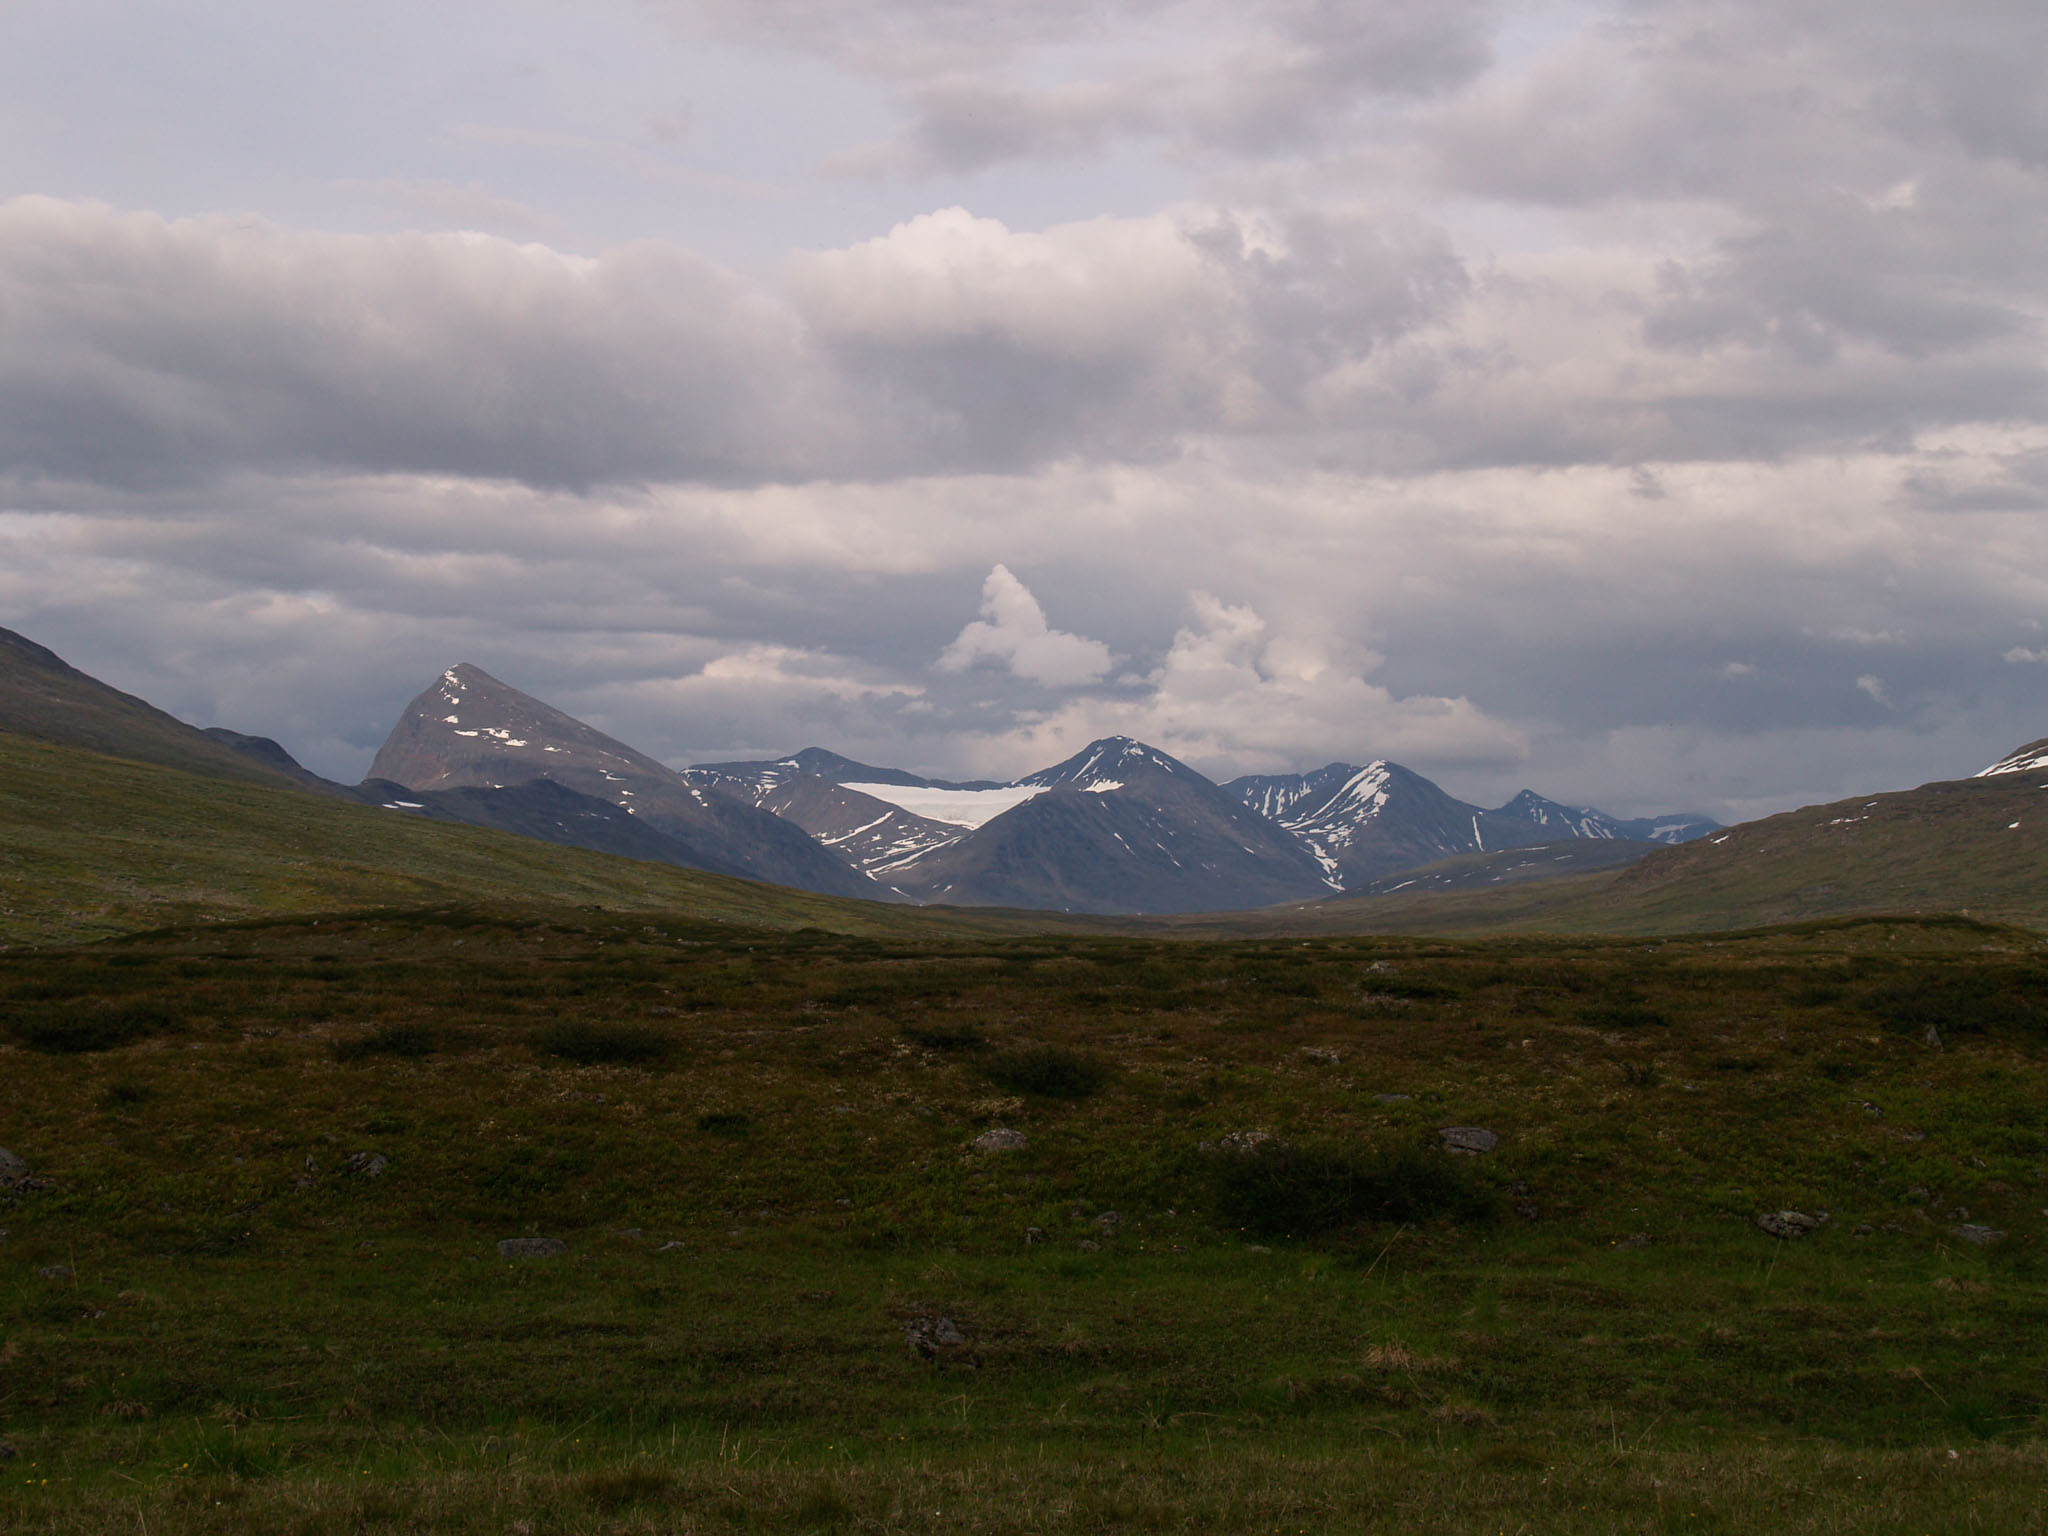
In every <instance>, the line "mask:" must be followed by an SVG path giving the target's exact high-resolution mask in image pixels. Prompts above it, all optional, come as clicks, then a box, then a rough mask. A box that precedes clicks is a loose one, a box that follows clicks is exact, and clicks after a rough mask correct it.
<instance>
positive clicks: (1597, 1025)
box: [1579, 998, 1671, 1029]
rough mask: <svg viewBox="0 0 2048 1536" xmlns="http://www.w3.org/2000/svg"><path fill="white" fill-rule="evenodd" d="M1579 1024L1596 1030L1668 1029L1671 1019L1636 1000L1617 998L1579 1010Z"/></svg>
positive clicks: (1589, 1004) (1588, 1005)
mask: <svg viewBox="0 0 2048 1536" xmlns="http://www.w3.org/2000/svg"><path fill="white" fill-rule="evenodd" d="M1579 1022H1580V1023H1581V1024H1589V1025H1591V1026H1592V1027H1593V1028H1594V1029H1668V1028H1670V1026H1671V1019H1670V1016H1669V1015H1668V1014H1664V1013H1661V1012H1659V1011H1658V1010H1657V1009H1655V1008H1652V1007H1650V1006H1649V1004H1647V1003H1644V1002H1642V1001H1640V1000H1638V999H1635V998H1616V999H1613V1000H1612V1001H1609V1002H1604V1003H1588V1004H1587V1005H1586V1006H1585V1007H1583V1008H1581V1009H1580V1010H1579Z"/></svg>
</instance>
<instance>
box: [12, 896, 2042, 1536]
mask: <svg viewBox="0 0 2048 1536" xmlns="http://www.w3.org/2000/svg"><path fill="white" fill-rule="evenodd" d="M1930 1027H1931V1028H1932V1029H1933V1031H1934V1037H1933V1038H1934V1039H1936V1040H1938V1041H1939V1044H1935V1043H1930V1037H1929V1035H1928V1030H1929V1029H1930ZM0 1036H4V1039H5V1042H6V1043H5V1044H0V1146H5V1147H7V1148H9V1149H11V1150H12V1151H13V1152H15V1153H17V1154H19V1155H20V1157H21V1158H22V1159H23V1160H24V1161H25V1162H26V1164H27V1165H28V1177H27V1179H26V1180H25V1181H24V1182H21V1183H18V1184H15V1185H14V1186H12V1188H11V1189H6V1190H0V1226H4V1227H5V1228H6V1229H7V1239H6V1241H5V1243H4V1245H0V1441H4V1443H5V1446H6V1448H7V1451H6V1452H0V1458H4V1459H0V1530H5V1531H8V1532H16V1531H21V1532H29V1531H50V1532H100V1531H123V1532H125V1531H140V1532H147V1533H151V1536H155V1533H177V1532H188V1531H191V1532H197V1531H251V1532H254V1531H264V1532H269V1531H287V1532H305V1533H309V1536H310V1533H316V1532H335V1533H340V1532H356V1531H403V1530H412V1531H458V1532H470V1531H475V1532H493V1533H506V1532H512V1533H522V1536H537V1533H543V1532H583V1531H647V1532H667V1531H718V1532H725V1531H740V1530H751V1529H761V1530H798V1529H819V1530H830V1529H845V1530H905V1531H926V1530H930V1531H941V1530H944V1531H951V1530H988V1531H1038V1530H1088V1531H1117V1530H1133V1531H1140V1530H1142V1531H1155V1530H1166V1531H1173V1530H1187V1531H1197V1530H1200V1531H1212V1530H1247V1531H1253V1530H1256V1531H1272V1532H1305V1531H1311V1530H1333V1529H1334V1530H1352V1529H1357V1530H1385V1531H1389V1532H1395V1531H1398V1532H1439V1531H1441V1532H1452V1531H1456V1532H1476V1531H1528V1532H1546V1533H1547V1532H1581V1531H1584V1532H1592V1531H1603V1532H1605V1531H1632V1532H1633V1531H1643V1532H1665V1531H1685V1532H1699V1531H1710V1532H1711V1531H1725V1532H1734V1531H1743V1532H1763V1531H1768V1532H1779V1531H1785V1532H1807V1531H1813V1532H1818V1531H1831V1532H1833V1531H1839V1532H1851V1531H1853V1532H1859V1533H1864V1532H1916V1533H1928V1532H1938V1531H1939V1532H1947V1531H1964V1530H1979V1531H1987V1532H1989V1531H1998V1532H2005V1531H2040V1530H2044V1529H2048V1517H2044V1514H2043V1510H2044V1507H2048V1438H2044V1434H2043V1430H2044V1418H2043V1414H2044V1404H2048V1326H2044V1325H2048V1291H2044V1287H2043V1279H2044V1277H2048V1265H2044V1263H2043V1257H2042V1255H2043V1249H2042V1242H2041V1239H2042V1234H2043V1232H2044V1229H2048V1216H2044V1214H2043V1209H2042V1208H2043V1206H2044V1205H2048V1070H2044V1054H2048V954H2044V941H2043V940H2042V939H2041V938H2040V937H2039V936H2037V935H2033V934H2030V933H2025V932H2022V931H2019V930H2014V929H2005V928H1997V927H1993V926H1990V925H1985V924H1978V923H1971V922H1968V921H1962V920H1946V921H1943V920H1935V921H1906V920H1901V921H1866V922H1856V923H1845V924H1836V925H1831V926H1824V927H1816V928H1808V929H1800V930H1779V931H1775V932H1768V933H1761V934H1757V935H1751V936H1738V937H1729V938H1722V939H1717V940H1707V939H1694V940H1686V941H1683V942H1662V943H1659V942H1654V941H1652V942H1645V941H1642V940H1629V941H1626V942H1607V941H1572V942H1557V941H1538V940H1528V941H1492V942H1475V943H1441V942H1432V941H1427V940H1414V939H1383V940H1372V939H1354V940H1346V939H1331V940H1319V941H1315V942H1311V943H1306V944H1304V943H1300V942H1298V941H1294V940H1289V941H1286V942H1284V943H1282V942H1270V941H1267V942H1260V941H1245V942H1227V943H1226V942H1199V943H1198V942H1192V941H1190V942H1159V941H1149V940H1146V941H1141V940H1132V939H1090V938H1073V937H1061V938H1035V939H1034V938H1011V939H996V940H976V941H971V942H970V941H959V940H952V941H936V940H935V941H930V942H925V941H911V940H905V941H901V942H898V941H887V940H863V939H850V938H844V937H838V936H832V935H827V934H823V933H818V932H803V933H796V934H792V935H784V936H774V935H764V934H762V933H759V932H755V931H748V930H741V929H732V928H715V927H709V926H697V925H692V924H690V923H688V922H684V921H673V922H664V921H660V920H654V919H648V918H644V917H637V916H636V917H634V918H632V919H631V920H630V921H629V920H625V919H616V918H606V917H603V916H601V915H592V914H581V915H569V916H563V917H558V918H554V919H550V920H546V921H541V920H533V921H517V922H515V921H504V920H484V919H478V918H469V917H464V916H462V915H459V914H439V915H435V914H389V915H384V916H380V917H375V918H368V919H348V920H342V921H332V920H330V921H326V922H321V923H318V924H314V923H311V922H294V923H291V924H289V925H279V926H267V927H241V928H219V927H216V928H211V929H205V930H200V931H195V932H182V933H173V934H163V935H156V936H149V937H144V938H137V939H128V940H120V941H111V942H108V943H103V944H100V945H95V946H92V947H89V948H83V949H73V950H63V951H41V952H14V953H9V954H4V955H0ZM1444 1127H1478V1128H1483V1129H1486V1130H1490V1131H1492V1132H1494V1133H1496V1134H1497V1136H1498V1137H1499V1141H1498V1145H1497V1146H1496V1147H1495V1148H1494V1149H1493V1150H1492V1151H1490V1152H1485V1153H1482V1154H1480V1155H1476V1156H1470V1157H1457V1156H1452V1155H1449V1154H1447V1153H1446V1152H1445V1151H1443V1150H1442V1146H1441V1141H1442V1138H1441V1137H1440V1134H1439V1133H1440V1131H1441V1130H1442V1129H1443V1128H1444ZM997 1128H1001V1129H1006V1130H1014V1131H1017V1132H1020V1133H1022V1136H1023V1138H1024V1145H1023V1146H1022V1148H1021V1149H1014V1150H980V1149H977V1147H976V1146H975V1142H976V1139H977V1138H979V1137H982V1136H983V1135H984V1134H985V1133H987V1132H989V1131H990V1130H992V1129H997ZM1260 1132H1263V1133H1266V1135H1267V1137H1268V1138H1269V1139H1265V1140H1261V1139H1259V1137H1258V1136H1257V1135H1256V1134H1246V1133H1260ZM999 1139H1000V1138H999ZM1205 1143H1206V1144H1208V1145H1207V1146H1206V1147H1205V1145H1204V1144H1205ZM1779 1211H1795V1212H1799V1213H1802V1214H1803V1215H1805V1216H1808V1217H1813V1218H1818V1217H1819V1215H1820V1213H1822V1212H1825V1213H1826V1219H1825V1220H1824V1221H1818V1222H1817V1224H1816V1225H1815V1226H1814V1227H1813V1230H1812V1231H1811V1232H1810V1233H1809V1234H1808V1235H1806V1236H1804V1237H1800V1238H1796V1239H1790V1240H1787V1239H1780V1238H1774V1237H1772V1236H1769V1235H1767V1234H1766V1233H1765V1232H1764V1231H1762V1230H1760V1229H1759V1228H1758V1226H1757V1223H1756V1218H1757V1217H1758V1216H1759V1215H1760V1214H1765V1213H1775V1212H1779ZM519 1237H542V1238H553V1239H557V1240H559V1242H560V1243H561V1244H562V1245H563V1250H562V1251H561V1252H560V1253H558V1254H555V1255H552V1256H546V1257H533V1258H504V1257H501V1256H500V1251H499V1246H498V1245H499V1243H500V1241H501V1240H503V1239H508V1238H519ZM8 1452H11V1456H8V1455H7V1453H8Z"/></svg>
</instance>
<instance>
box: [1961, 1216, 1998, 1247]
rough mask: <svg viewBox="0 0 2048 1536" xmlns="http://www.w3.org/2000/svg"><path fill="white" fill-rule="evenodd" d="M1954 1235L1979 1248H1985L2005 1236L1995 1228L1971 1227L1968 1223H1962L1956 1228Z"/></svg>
mask: <svg viewBox="0 0 2048 1536" xmlns="http://www.w3.org/2000/svg"><path fill="white" fill-rule="evenodd" d="M1955 1233H1956V1236H1957V1237H1959V1238H1961V1239H1962V1240H1963V1241H1964V1242H1966V1243H1972V1244H1974V1245H1975V1246H1977V1247H1979V1248H1982V1247H1985V1246H1987V1245H1988V1244H1991V1243H1995V1242H1997V1241H1998V1240H1999V1239H2000V1238H2001V1237H2003V1236H2005V1234H2004V1233H2003V1232H2001V1231H1999V1230H1998V1228H1996V1227H1979V1226H1973V1225H1972V1224H1971V1223H1969V1222H1964V1223H1963V1224H1962V1225H1961V1226H1959V1227H1957V1228H1956V1229H1955Z"/></svg>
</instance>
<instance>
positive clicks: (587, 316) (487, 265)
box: [0, 198, 834, 485]
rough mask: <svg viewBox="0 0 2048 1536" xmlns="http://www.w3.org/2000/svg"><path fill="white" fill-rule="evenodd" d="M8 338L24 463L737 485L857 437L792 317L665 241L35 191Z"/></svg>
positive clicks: (54, 472)
mask: <svg viewBox="0 0 2048 1536" xmlns="http://www.w3.org/2000/svg"><path fill="white" fill-rule="evenodd" d="M0 329H4V330H5V332H6V334H7V336H8V345H7V347H6V350H5V352H4V354H0V460H4V462H5V463H6V464H7V465H8V466H9V467H11V468H14V469H17V470H21V469H27V470H33V471H38V472H41V473H44V474H47V475H51V476H55V477H67V476H89V477H97V478H103V479H112V480H125V481H131V482H135V483H144V482H148V481H152V480H155V479H158V478H160V477H163V476H165V475H172V476H177V475H185V476H196V477H204V476H207V475H210V474H212V473H216V472H218V471H219V470H220V469H222V468H224V467H231V466H235V465H255V466H263V467H273V468H282V467H306V468H313V467H322V466H338V467H343V468H347V469H367V470H398V471H404V470H419V471H441V472H451V473H457V474H468V475H479V476H488V477H509V478H518V479H525V480H528V481H531V482H533V483H536V484H543V485H546V484H554V485H575V484H588V483H590V482H593V481H596V480H617V479H631V478H636V477H647V478H685V477H687V478H703V479H711V480H724V479H735V478H754V477H758V476H759V475H761V474H762V473H764V472H774V473H782V474H791V473H795V474H801V473H804V472H805V471H806V469H807V468H808V467H809V466H808V465H807V464H806V463H805V461H804V460H803V458H802V457H801V455H802V453H803V452H805V451H807V450H808V451H812V452H823V453H830V452H831V451H832V448H833V446H834V445H830V444H829V442H828V441H827V442H821V439H829V431H830V427H831V425H832V421H831V419H830V418H829V417H828V416H827V415H826V413H825V412H824V411H823V410H822V409H821V405H822V402H820V401H818V400H817V399H816V396H815V390H816V386H817V380H816V379H815V378H814V377H813V376H811V375H809V374H807V373H806V372H805V371H804V370H803V368H802V366H801V364H802V361H803V360H802V356H801V341H800V338H799V337H798V336H797V334H796V332H795V328H794V327H793V326H792V325H791V324H790V322H789V320H788V318H787V316H786V315H784V314H782V313H779V312H777V311H776V310H775V309H774V308H773V307H771V306H770V305H768V304H765V303H763V302H762V301H760V300H758V299H756V298H754V297H753V296H751V295H750V294H748V293H747V292H746V291H745V290H744V289H742V288H741V287H740V286H739V285H738V284H737V283H736V282H734V281H733V280H732V279H731V278H730V277H728V276H726V275H724V274H722V273H720V272H718V271H717V270H716V269H714V268H712V267H710V266H709V265H707V264H706V263H704V262H701V261H699V260H697V259H695V258H693V257H691V256H690V255H689V254H688V253H686V252H683V251H680V250H677V249H675V248H674V247H670V246H664V245H659V244H653V243H646V244H640V245H633V246H626V247H623V248H621V249H618V250H615V251H612V252H608V253H607V254H605V255H603V256H601V257H598V258H596V259H594V260H580V259H576V258H571V257H565V256H561V255H558V254H557V253H555V252H553V251H549V250H546V249H545V248H542V247H536V246H518V245H513V244H511V243H509V242H505V241H501V240H492V239H485V238H481V237H472V236H459V235H433V236H428V235H401V236H387V237H351V236H331V235H315V234H303V233H296V232H289V231H284V230H279V229H276V228H274V227H272V226H269V225H266V224H263V223H260V222H259V221H255V220H242V221H231V220H226V219H209V220H192V221H181V222H178V223H170V222H167V221H165V220H162V219H159V218H156V217H153V216H150V215H146V214H116V213H114V212H112V211H110V210H107V209H104V208H100V207H96V206H93V205H83V204H71V203H60V202H56V201H53V200H49V199H42V198H23V199H17V200H15V201H13V202H11V203H7V204H5V205H0ZM792 444H794V445H796V449H797V454H796V456H794V457H793V456H792V454H791V448H790V445H792Z"/></svg>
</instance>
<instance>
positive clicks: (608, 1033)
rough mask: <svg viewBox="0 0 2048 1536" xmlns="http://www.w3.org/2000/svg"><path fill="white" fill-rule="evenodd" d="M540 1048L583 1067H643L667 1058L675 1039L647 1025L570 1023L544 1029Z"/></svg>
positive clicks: (553, 1025)
mask: <svg viewBox="0 0 2048 1536" xmlns="http://www.w3.org/2000/svg"><path fill="white" fill-rule="evenodd" d="M540 1048H541V1049H542V1050H543V1051H545V1052H547V1053H548V1055H550V1056H559V1057H561V1058H562V1059H563V1060H564V1061H573V1062H575V1063H576V1064H577V1065H578V1066H580V1067H590V1066H598V1065H610V1066H644V1065H646V1064H647V1063H649V1062H656V1061H661V1060H663V1059H664V1058H666V1057H667V1056H668V1055H669V1054H670V1052H672V1051H673V1050H674V1049H675V1040H674V1039H673V1038H672V1037H671V1036H669V1035H668V1034H666V1033H664V1032H663V1031H661V1030H659V1029H655V1028H652V1027H651V1026H649V1025H646V1024H592V1023H586V1022H580V1021H568V1022H564V1023H561V1024H552V1025H549V1026H548V1028H546V1029H544V1030H542V1031H541V1034H540Z"/></svg>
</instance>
